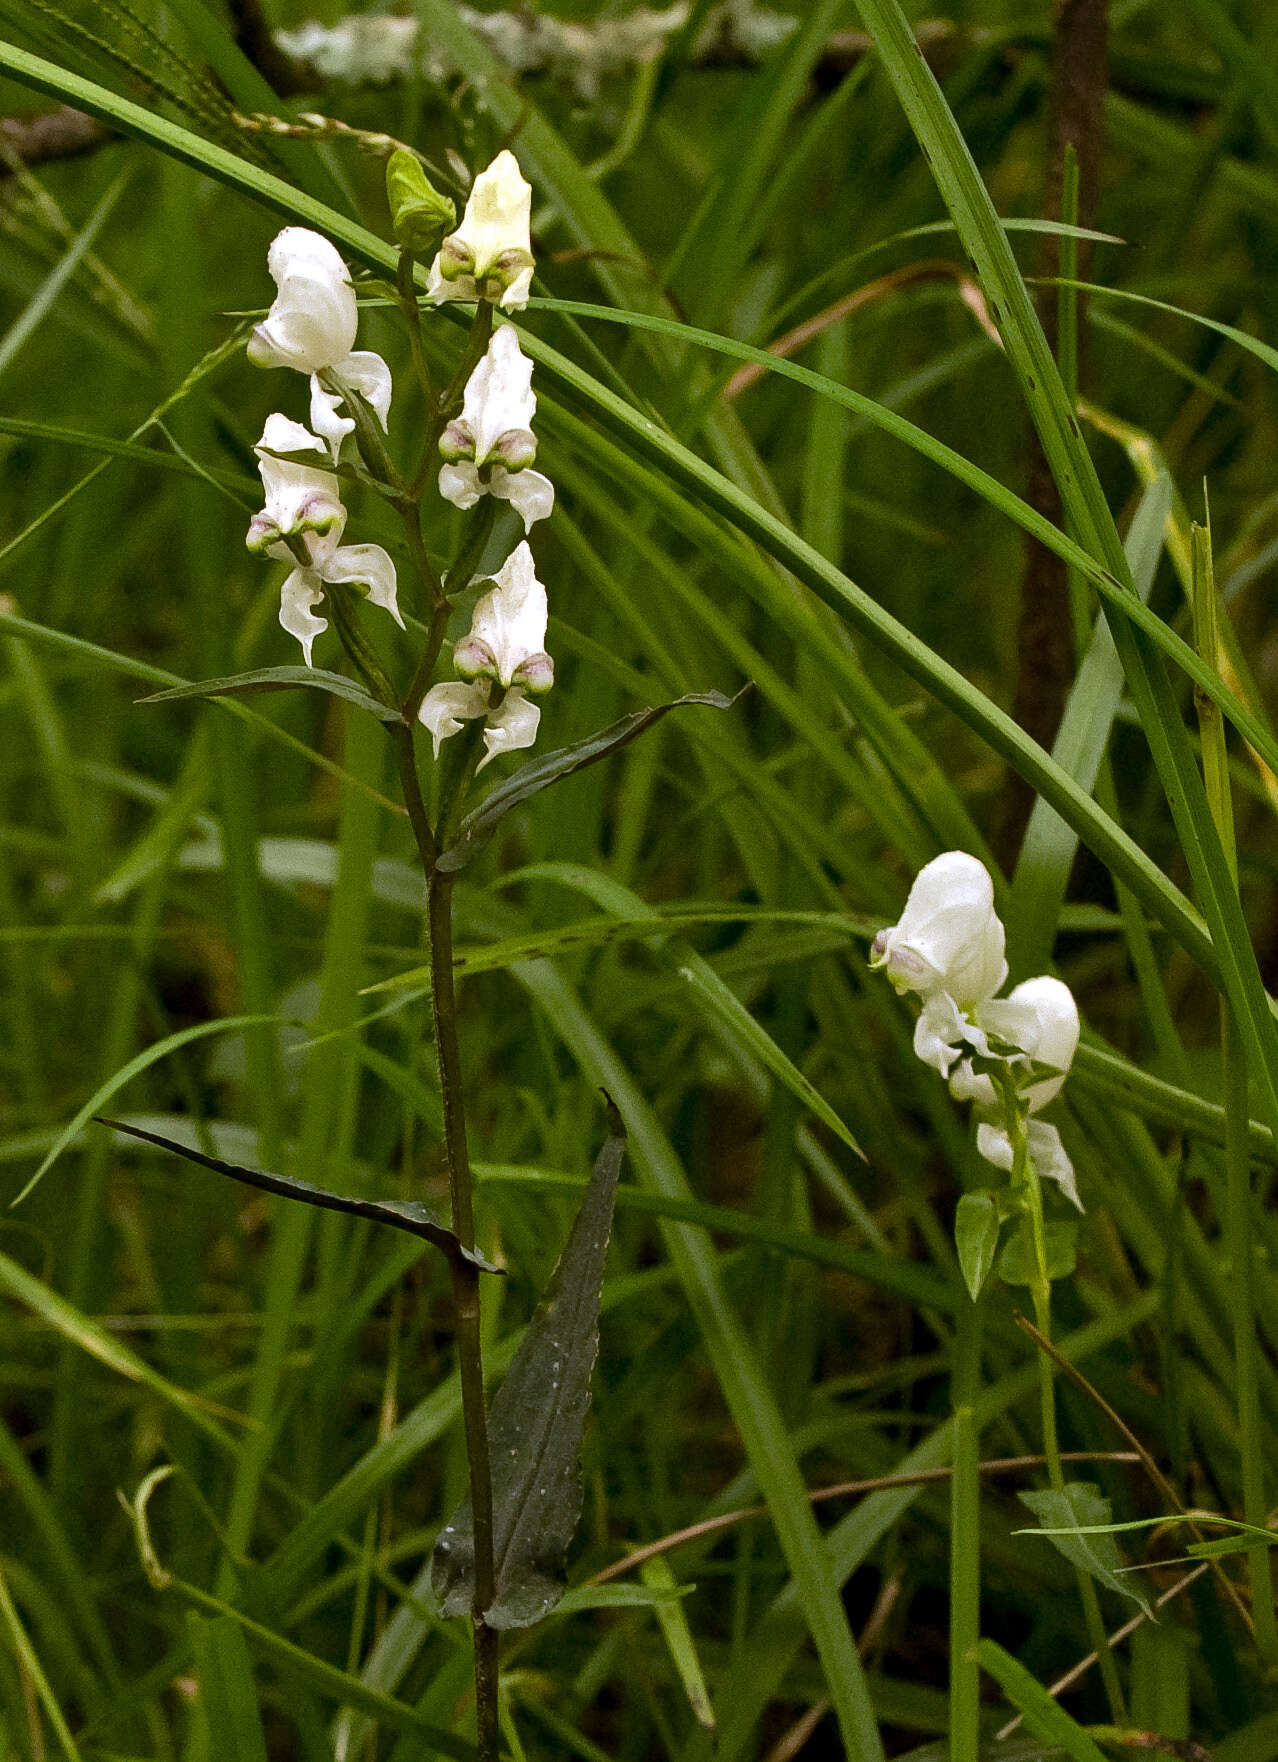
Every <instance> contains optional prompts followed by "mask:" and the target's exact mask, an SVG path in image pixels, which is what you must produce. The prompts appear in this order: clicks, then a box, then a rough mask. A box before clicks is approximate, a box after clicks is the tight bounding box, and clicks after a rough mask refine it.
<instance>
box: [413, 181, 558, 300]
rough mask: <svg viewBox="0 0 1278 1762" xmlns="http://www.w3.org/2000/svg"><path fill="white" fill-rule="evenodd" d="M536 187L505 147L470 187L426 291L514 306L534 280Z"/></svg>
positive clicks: (524, 297)
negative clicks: (534, 202) (458, 218)
mask: <svg viewBox="0 0 1278 1762" xmlns="http://www.w3.org/2000/svg"><path fill="white" fill-rule="evenodd" d="M531 220H532V186H531V185H530V184H529V183H528V181H527V180H526V178H525V177H524V176H523V174H522V172H521V171H520V169H519V161H518V160H517V159H516V158H515V155H514V154H513V153H511V152H509V151H502V152H501V153H499V154H498V155H497V157H496V158H495V159H494V160H493V162H492V164H491V165H490V166H489V167H488V168H487V170H485V171H481V172H480V174H479V176H478V177H477V178H476V179H475V182H474V184H473V185H472V186H471V192H470V198H469V200H468V201H467V203H466V212H465V214H464V215H463V216H462V223H461V225H460V226H459V227H458V228H457V230H456V232H453V233H450V234H449V235H448V237H447V238H446V239H445V240H444V242H443V244H442V245H441V246H440V248H439V252H438V255H437V256H436V258H435V261H434V262H433V263H432V264H431V266H430V276H429V279H428V281H427V292H428V293H429V295H430V297H431V299H432V300H434V301H435V303H436V305H438V304H439V303H440V302H441V301H444V300H487V299H496V300H497V301H498V303H499V304H500V305H502V306H504V307H506V308H507V310H514V309H515V308H517V307H520V306H526V305H527V304H528V290H529V288H530V287H531V285H532V272H533V257H532V239H531V230H530V229H531Z"/></svg>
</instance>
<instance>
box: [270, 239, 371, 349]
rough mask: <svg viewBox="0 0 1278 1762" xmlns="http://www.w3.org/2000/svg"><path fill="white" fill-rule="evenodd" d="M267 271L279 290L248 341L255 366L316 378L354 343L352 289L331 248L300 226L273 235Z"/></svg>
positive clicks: (356, 318) (334, 248)
mask: <svg viewBox="0 0 1278 1762" xmlns="http://www.w3.org/2000/svg"><path fill="white" fill-rule="evenodd" d="M266 261H267V268H268V269H269V270H270V272H271V276H272V278H273V280H274V282H275V285H276V287H277V289H278V292H277V293H276V296H275V299H274V301H273V303H272V305H271V309H270V311H269V312H268V313H267V315H266V317H265V318H264V319H263V321H262V323H261V324H259V325H258V327H257V329H256V330H255V331H254V332H253V335H252V336H251V337H250V339H249V345H248V357H249V360H250V361H252V362H253V364H254V366H256V367H293V368H296V370H297V371H298V372H299V373H318V372H319V371H320V370H321V369H322V368H325V367H335V366H336V365H337V363H338V362H339V361H343V360H345V358H346V356H347V355H349V354H350V352H351V349H352V347H353V346H354V343H355V330H356V325H357V323H358V314H357V311H356V306H355V289H354V288H353V287H352V286H351V279H350V276H349V274H348V273H347V269H346V265H345V263H343V261H342V259H341V256H340V254H339V253H338V251H337V249H336V247H335V246H334V245H332V244H330V243H329V241H328V240H327V239H326V238H323V237H322V236H321V235H320V234H319V233H317V232H312V231H311V230H310V229H309V228H308V227H304V226H286V227H285V228H284V230H283V232H281V233H277V234H276V236H275V239H274V241H273V243H272V245H271V249H270V252H269V254H268V256H267V260H266Z"/></svg>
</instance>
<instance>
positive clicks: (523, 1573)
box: [430, 1103, 626, 1628]
mask: <svg viewBox="0 0 1278 1762" xmlns="http://www.w3.org/2000/svg"><path fill="white" fill-rule="evenodd" d="M609 1126H610V1131H609V1136H608V1139H607V1142H606V1143H605V1144H604V1147H603V1149H602V1150H601V1151H600V1152H599V1156H598V1158H597V1159H596V1162H595V1166H594V1172H593V1173H592V1175H591V1177H590V1183H589V1185H588V1186H587V1188H586V1191H585V1194H584V1195H583V1197H582V1201H581V1210H580V1211H579V1212H578V1213H577V1217H576V1221H575V1222H574V1224H573V1226H572V1233H571V1234H570V1236H569V1237H568V1242H567V1245H566V1247H565V1248H564V1251H563V1253H562V1254H561V1255H560V1257H559V1264H558V1265H557V1266H556V1267H555V1270H554V1272H553V1273H552V1275H551V1279H550V1284H549V1285H548V1286H547V1288H546V1294H545V1296H544V1297H543V1298H542V1300H541V1303H540V1304H539V1305H538V1308H537V1313H536V1314H535V1315H534V1316H533V1319H532V1321H531V1322H530V1323H529V1324H528V1328H527V1331H526V1333H525V1334H524V1338H523V1340H522V1341H521V1343H520V1347H519V1350H518V1352H517V1353H516V1354H515V1357H514V1360H513V1362H512V1363H511V1366H510V1369H509V1370H508V1371H507V1373H506V1377H505V1380H504V1382H503V1383H502V1385H501V1388H500V1389H499V1390H498V1391H497V1394H496V1396H495V1397H494V1399H493V1404H492V1411H491V1413H490V1414H489V1420H488V1438H489V1445H490V1449H491V1454H492V1479H493V1554H494V1569H495V1570H494V1596H493V1601H492V1603H491V1605H490V1606H489V1608H487V1609H486V1610H485V1611H484V1619H485V1620H486V1621H487V1623H488V1625H489V1626H490V1627H495V1628H510V1627H531V1626H532V1624H533V1623H534V1622H536V1621H540V1620H541V1618H542V1616H543V1615H546V1614H548V1613H549V1611H550V1610H551V1609H553V1608H554V1607H555V1604H556V1603H558V1601H559V1599H560V1598H561V1597H562V1595H563V1589H564V1587H563V1582H562V1569H563V1561H564V1557H565V1555H566V1554H567V1552H568V1544H569V1543H570V1542H571V1541H572V1537H573V1532H574V1530H575V1529H576V1527H577V1519H578V1517H579V1516H580V1515H581V1472H580V1469H579V1466H578V1457H579V1456H580V1453H581V1438H582V1432H583V1429H584V1427H585V1423H586V1410H587V1408H588V1407H589V1406H590V1378H591V1374H592V1372H593V1370H594V1367H595V1359H596V1357H597V1356H598V1353H599V1300H600V1294H601V1292H602V1289H603V1271H604V1261H605V1259H606V1257H607V1253H608V1239H609V1236H610V1235H611V1232H612V1212H613V1203H614V1200H615V1197H616V1192H617V1177H618V1176H619V1174H620V1173H621V1159H622V1156H623V1155H624V1153H625V1148H626V1140H625V1137H624V1135H623V1130H622V1126H621V1120H620V1116H619V1115H617V1114H616V1112H615V1110H613V1108H612V1105H611V1103H609ZM430 1583H431V1591H432V1592H433V1594H434V1597H435V1600H436V1603H437V1605H438V1607H439V1612H440V1614H441V1615H446V1616H447V1615H467V1614H469V1613H470V1609H471V1605H472V1603H473V1601H474V1596H475V1532H474V1519H473V1517H472V1513H471V1504H470V1498H469V1496H467V1498H466V1499H464V1500H463V1501H462V1503H461V1505H460V1506H459V1507H458V1509H457V1511H456V1512H455V1513H454V1515H453V1518H452V1520H451V1522H449V1523H448V1524H446V1525H445V1527H444V1528H443V1529H442V1530H441V1531H440V1535H439V1540H438V1541H437V1542H436V1544H435V1554H434V1558H433V1560H432V1563H431V1579H430Z"/></svg>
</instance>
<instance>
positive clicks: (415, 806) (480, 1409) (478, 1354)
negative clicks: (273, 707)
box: [391, 722, 498, 1762]
mask: <svg viewBox="0 0 1278 1762" xmlns="http://www.w3.org/2000/svg"><path fill="white" fill-rule="evenodd" d="M391 736H392V739H393V741H394V744H395V757H396V761H397V763H398V766H399V777H400V787H401V789H402V791H403V795H404V803H405V806H406V807H407V808H408V818H409V823H410V824H411V826H412V828H413V836H414V838H415V840H416V842H417V852H418V856H419V857H420V859H421V865H422V870H423V873H424V874H425V876H426V899H427V925H428V931H429V936H430V967H431V986H432V998H431V1002H432V1008H433V1012H434V1019H435V1057H436V1060H437V1062H438V1065H439V1084H440V1091H441V1093H442V1095H443V1100H444V1155H445V1160H446V1162H447V1166H448V1188H449V1193H450V1196H451V1199H452V1213H453V1229H454V1231H455V1232H456V1234H457V1238H458V1240H459V1241H460V1242H461V1245H462V1247H463V1248H473V1247H474V1246H475V1210H474V1199H473V1182H472V1179H471V1172H470V1153H469V1150H468V1148H467V1144H466V1111H465V1106H464V1103H463V1100H462V1085H461V1056H460V1049H459V1047H458V1042H457V997H456V992H455V989H454V986H453V922H452V880H451V877H449V876H447V875H441V874H439V873H438V871H437V870H436V868H435V857H436V854H437V841H436V838H435V834H434V833H433V832H432V831H431V828H430V822H429V820H428V818H427V815H426V807H425V803H424V801H423V799H422V790H421V782H420V780H419V778H418V775H417V756H416V749H415V746H414V742H413V730H412V726H411V724H409V723H408V722H404V723H402V724H397V725H396V726H394V727H393V728H392V729H391ZM452 1281H453V1310H454V1328H455V1332H456V1339H457V1368H458V1375H459V1377H460V1380H461V1393H462V1422H463V1426H464V1428H465V1433H466V1458H467V1462H468V1464H469V1468H470V1504H471V1512H472V1514H473V1519H474V1535H475V1600H474V1604H473V1606H472V1609H471V1623H472V1626H473V1628H474V1635H475V1709H476V1720H477V1724H478V1742H479V1756H480V1762H497V1742H498V1739H497V1672H498V1654H497V1645H498V1642H497V1634H496V1632H495V1630H494V1629H492V1628H490V1627H489V1626H488V1624H487V1622H486V1621H485V1620H484V1610H485V1609H487V1608H488V1606H489V1604H490V1603H491V1602H492V1600H493V1592H494V1577H495V1569H494V1557H493V1488H492V1464H491V1461H490V1457H489V1450H488V1415H487V1410H486V1408H485V1406H484V1362H483V1345H482V1341H481V1337H480V1325H479V1324H480V1297H479V1272H478V1269H477V1268H476V1267H474V1266H472V1265H471V1263H470V1262H469V1261H468V1260H464V1259H462V1258H461V1257H460V1256H458V1257H457V1258H456V1259H455V1260H454V1261H453V1265H452Z"/></svg>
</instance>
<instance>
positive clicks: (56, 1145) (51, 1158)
mask: <svg viewBox="0 0 1278 1762" xmlns="http://www.w3.org/2000/svg"><path fill="white" fill-rule="evenodd" d="M274 1020H275V1017H274V1016H264V1015H253V1016H221V1017H219V1018H218V1020H217V1021H215V1022H197V1023H196V1024H195V1026H194V1027H193V1028H182V1029H179V1031H178V1032H177V1033H176V1034H166V1035H165V1037H164V1039H163V1040H157V1041H156V1042H155V1044H154V1045H153V1046H148V1047H147V1048H146V1049H145V1051H143V1052H139V1053H138V1055H137V1057H136V1058H131V1059H130V1060H129V1062H128V1063H127V1064H126V1065H121V1067H120V1069H119V1070H118V1071H115V1072H113V1073H112V1075H111V1076H109V1077H108V1078H107V1080H106V1082H105V1083H102V1084H100V1085H99V1086H98V1088H96V1089H95V1090H94V1092H93V1094H92V1095H91V1096H90V1097H89V1099H88V1100H87V1101H86V1102H85V1104H84V1106H83V1107H81V1108H80V1109H79V1110H78V1111H77V1113H76V1115H75V1118H74V1119H72V1120H69V1121H68V1122H67V1124H66V1125H65V1126H63V1128H62V1130H61V1131H60V1132H59V1133H58V1135H57V1137H56V1138H55V1139H54V1141H53V1143H52V1144H51V1145H50V1146H49V1149H48V1152H47V1153H46V1155H45V1158H44V1161H43V1162H42V1163H41V1164H40V1166H39V1168H38V1169H37V1170H36V1172H35V1174H34V1175H32V1177H31V1179H30V1180H29V1181H28V1182H27V1184H26V1186H25V1187H24V1188H23V1189H22V1191H21V1192H20V1193H19V1194H18V1196H17V1198H16V1199H13V1200H11V1201H10V1209H12V1208H13V1206H15V1205H21V1203H22V1201H23V1200H24V1199H25V1198H27V1196H28V1195H29V1194H30V1193H31V1192H32V1190H33V1189H34V1188H35V1186H36V1185H37V1183H38V1182H40V1181H41V1180H43V1179H44V1177H45V1175H47V1174H48V1172H49V1170H50V1169H51V1168H52V1167H53V1165H54V1163H55V1162H56V1161H57V1160H58V1158H59V1157H60V1156H61V1155H62V1152H63V1151H64V1150H65V1149H66V1148H67V1145H68V1144H70V1143H71V1141H72V1139H74V1138H76V1137H78V1135H79V1134H80V1132H82V1131H83V1129H84V1128H85V1126H87V1125H88V1123H89V1121H90V1120H91V1119H93V1117H94V1116H95V1114H96V1113H97V1112H98V1109H99V1108H101V1107H105V1105H106V1103H107V1102H108V1101H110V1099H111V1097H112V1096H113V1095H118V1094H119V1092H120V1090H121V1089H123V1088H124V1086H125V1084H126V1083H131V1082H132V1081H133V1079H134V1077H136V1076H138V1075H139V1074H140V1073H141V1072H142V1071H146V1070H149V1069H150V1068H151V1066H152V1065H153V1064H158V1063H159V1061H160V1060H161V1059H162V1058H167V1057H168V1055H169V1054H170V1053H171V1052H177V1051H178V1050H179V1048H181V1047H183V1046H189V1045H190V1043H191V1041H193V1040H203V1039H205V1038H207V1036H208V1035H210V1034H228V1033H231V1032H232V1031H233V1030H234V1029H236V1028H260V1027H264V1026H265V1025H266V1024H267V1023H268V1022H274Z"/></svg>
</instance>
